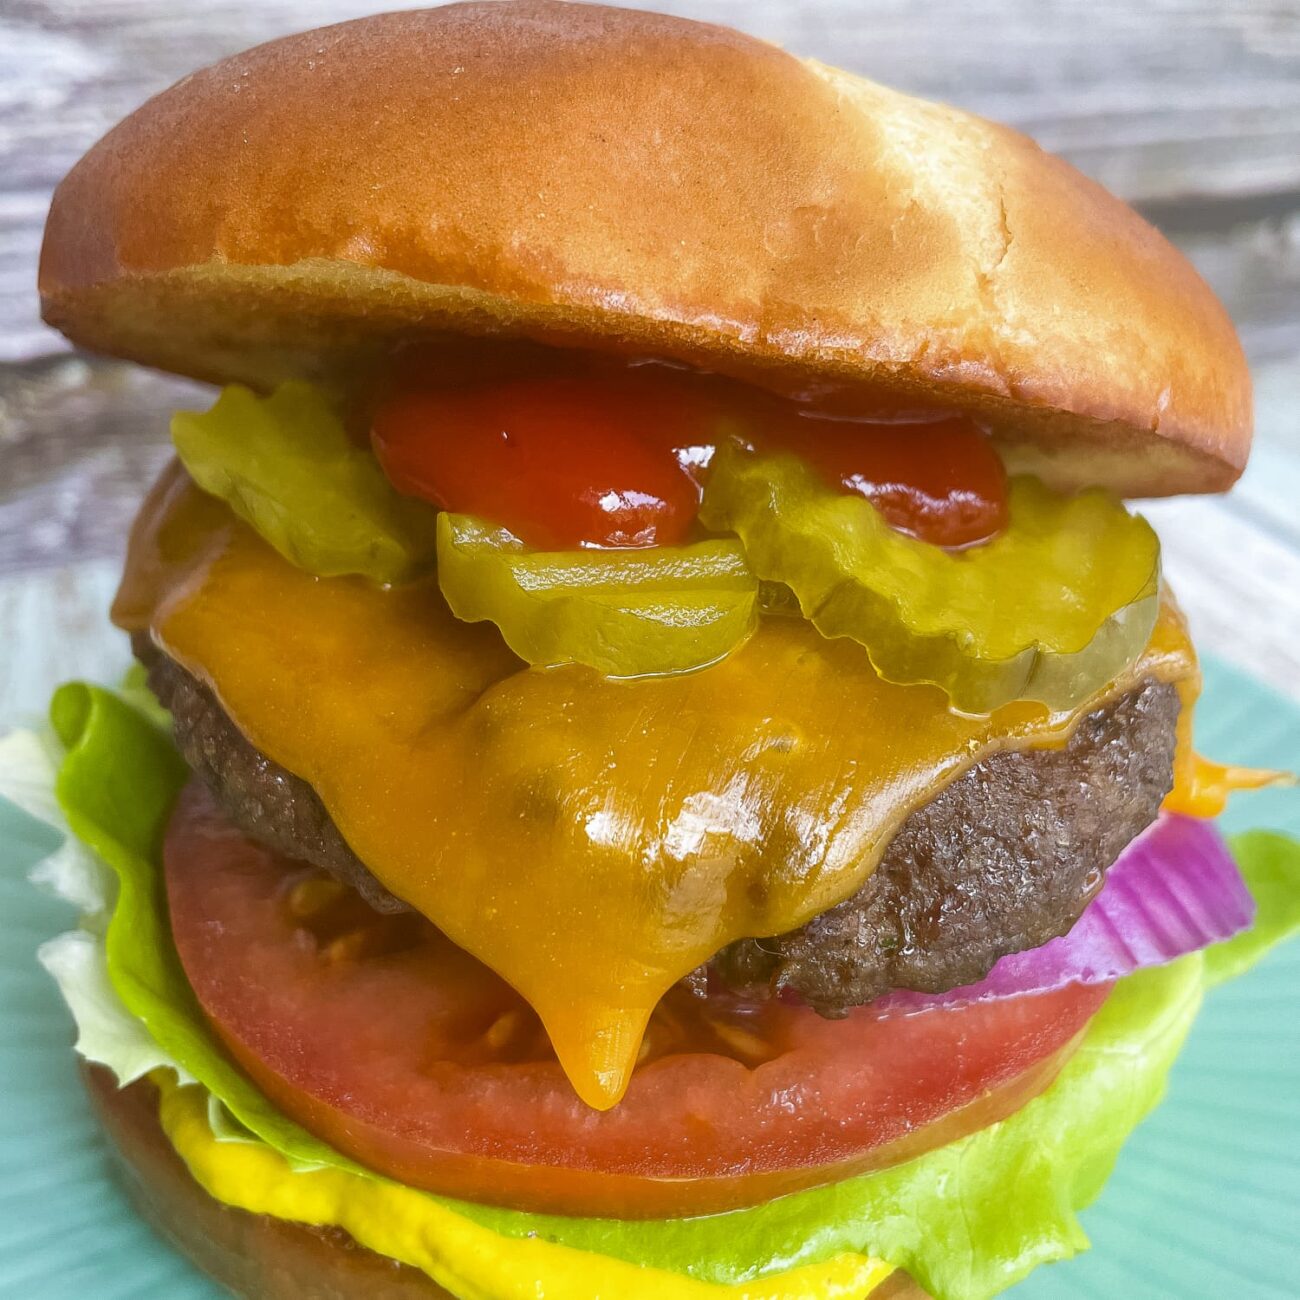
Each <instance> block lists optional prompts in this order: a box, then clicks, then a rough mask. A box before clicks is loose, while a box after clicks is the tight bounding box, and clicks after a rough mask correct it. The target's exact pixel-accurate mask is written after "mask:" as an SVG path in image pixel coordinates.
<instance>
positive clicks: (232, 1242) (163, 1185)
mask: <svg viewBox="0 0 1300 1300" xmlns="http://www.w3.org/2000/svg"><path fill="white" fill-rule="evenodd" d="M82 1080H83V1082H84V1083H85V1085H86V1091H87V1092H88V1093H89V1094H90V1100H91V1104H92V1105H93V1107H94V1110H95V1114H96V1116H97V1117H98V1119H99V1122H100V1123H101V1124H102V1125H103V1127H104V1130H105V1132H107V1134H108V1136H109V1138H110V1140H111V1141H112V1144H113V1151H114V1154H115V1155H116V1156H117V1162H118V1165H119V1166H120V1168H121V1171H122V1174H123V1181H124V1183H125V1186H126V1190H127V1193H128V1194H129V1195H130V1197H131V1200H132V1203H133V1204H134V1205H135V1207H136V1208H137V1209H138V1210H139V1211H140V1213H141V1214H142V1215H143V1216H144V1217H145V1218H146V1219H147V1220H148V1221H149V1223H150V1224H152V1225H153V1227H154V1228H155V1229H156V1230H157V1231H158V1232H159V1233H160V1234H161V1235H162V1236H163V1237H165V1238H166V1239H167V1240H168V1241H170V1242H171V1243H172V1245H174V1246H176V1247H177V1248H178V1249H180V1250H181V1251H183V1252H184V1253H185V1254H186V1255H188V1256H189V1257H190V1259H192V1260H193V1261H194V1263H195V1264H197V1265H198V1266H199V1267H200V1268H201V1269H203V1271H204V1272H205V1273H207V1274H209V1275H210V1276H211V1277H213V1278H215V1279H216V1280H217V1281H218V1282H220V1283H221V1285H222V1286H224V1287H225V1288H226V1289H227V1290H229V1291H232V1292H233V1293H234V1294H235V1295H237V1296H247V1297H249V1300H302V1297H304V1296H310V1297H312V1300H454V1297H452V1295H451V1293H450V1292H448V1291H445V1290H443V1288H442V1287H440V1286H439V1285H438V1284H437V1283H436V1282H435V1281H434V1280H433V1279H432V1278H430V1277H428V1276H426V1275H425V1274H424V1273H421V1272H418V1271H417V1270H416V1269H413V1268H408V1267H407V1266H406V1265H404V1264H399V1263H397V1261H396V1260H391V1259H385V1258H384V1257H383V1256H382V1255H376V1254H375V1253H374V1252H373V1251H369V1250H364V1249H362V1248H361V1247H360V1246H358V1245H357V1244H356V1242H354V1241H353V1240H352V1238H351V1237H349V1236H348V1235H347V1234H346V1233H343V1232H340V1231H338V1230H333V1231H331V1230H328V1229H321V1228H310V1227H307V1226H305V1225H303V1224H299V1223H289V1222H287V1221H286V1220H284V1219H273V1218H270V1217H269V1216H267V1215H265V1214H248V1213H247V1212H245V1211H244V1210H236V1209H232V1208H231V1207H230V1206H228V1205H223V1204H222V1203H221V1202H220V1201H217V1200H214V1199H213V1198H212V1197H211V1196H209V1195H208V1193H207V1192H206V1191H204V1189H203V1188H202V1187H200V1186H199V1184H198V1183H197V1182H195V1181H194V1178H193V1177H192V1175H191V1174H190V1171H189V1170H188V1169H186V1167H185V1165H184V1163H183V1162H182V1160H181V1158H180V1156H178V1155H177V1154H176V1152H175V1150H174V1149H173V1148H172V1145H171V1143H170V1142H168V1141H167V1135H166V1134H165V1133H164V1132H163V1129H162V1125H161V1124H160V1123H159V1121H158V1093H157V1090H156V1089H155V1088H154V1086H153V1084H152V1083H150V1082H149V1081H148V1080H147V1079H142V1080H141V1081H140V1082H139V1083H133V1084H131V1085H130V1087H127V1088H119V1087H118V1086H117V1081H116V1080H115V1079H114V1078H113V1076H112V1074H110V1073H109V1072H108V1071H107V1070H105V1069H104V1068H103V1067H102V1066H97V1065H83V1066H82ZM871 1300H927V1293H926V1292H925V1291H923V1290H922V1289H921V1288H920V1287H919V1286H917V1284H916V1283H915V1282H913V1281H912V1279H911V1278H909V1277H908V1276H907V1274H906V1273H894V1274H891V1276H890V1277H889V1278H888V1279H887V1280H886V1281H885V1282H884V1283H883V1284H882V1285H881V1286H880V1287H878V1288H877V1289H876V1290H875V1291H873V1292H872V1293H871Z"/></svg>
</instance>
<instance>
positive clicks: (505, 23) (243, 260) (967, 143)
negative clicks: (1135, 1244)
mask: <svg viewBox="0 0 1300 1300" xmlns="http://www.w3.org/2000/svg"><path fill="white" fill-rule="evenodd" d="M40 289H41V296H42V302H43V311H44V315H45V318H46V319H47V320H48V321H50V322H51V323H52V324H54V325H56V326H57V327H58V328H59V329H61V330H63V331H64V332H65V333H66V334H67V335H68V336H69V337H70V338H71V339H73V340H74V341H75V342H77V343H79V344H81V345H82V346H84V347H87V348H90V349H93V350H96V351H102V352H109V353H113V354H115V355H118V356H122V357H127V358H130V359H133V360H137V361H141V362H144V363H145V364H148V365H153V366H159V367H161V368H163V369H167V370H173V371H177V372H180V373H184V374H189V375H193V376H196V377H199V378H203V379H208V380H213V381H216V382H228V381H232V380H242V381H244V382H248V383H252V384H254V385H255V386H261V387H265V386H268V385H271V384H274V383H275V382H277V381H278V380H280V379H284V378H287V377H290V376H306V377H308V378H318V379H325V380H327V381H328V382H329V383H330V384H331V385H332V386H334V387H338V386H340V385H342V386H344V387H346V386H348V385H349V384H353V385H355V386H364V385H365V384H366V383H367V382H368V375H369V374H370V372H371V371H372V369H373V366H374V364H376V363H377V362H378V359H379V358H380V356H381V355H382V354H383V353H384V352H385V351H386V349H388V348H390V347H391V346H392V344H393V343H394V342H395V341H405V340H409V339H410V338H412V337H413V336H420V335H455V336H461V337H464V336H477V337H495V338H502V337H505V338H530V339H535V340H540V341H543V342H551V343H558V344H563V345H568V346H578V347H587V348H594V349H596V350H599V351H606V352H636V353H641V354H652V355H658V356H665V357H673V358H678V359H681V360H684V361H687V362H690V363H692V364H695V365H698V366H701V367H703V368H706V369H714V370H720V371H723V372H727V373H731V374H735V375H738V376H741V377H744V378H749V379H752V380H756V381H758V382H762V383H767V384H770V385H773V386H776V387H779V388H783V389H787V390H797V391H810V390H824V389H826V388H827V387H828V386H830V387H832V388H834V387H839V388H845V389H848V390H850V391H852V390H862V389H864V388H868V389H869V388H873V387H875V388H879V387H880V386H884V387H886V388H888V389H891V390H894V391H896V392H898V393H900V394H905V395H907V396H909V397H910V398H913V399H916V400H919V401H925V402H930V403H935V402H937V403H940V404H942V405H946V406H955V407H962V408H969V409H973V410H975V411H977V412H979V413H981V414H982V415H983V416H984V417H986V418H987V419H988V420H989V421H990V423H991V424H992V426H993V428H994V430H995V433H996V436H997V437H998V439H999V441H1000V442H1001V443H1002V444H1003V448H1004V451H1005V452H1006V453H1007V455H1008V458H1009V459H1010V461H1011V462H1012V463H1013V464H1016V465H1018V466H1021V467H1024V468H1029V469H1033V470H1034V471H1035V472H1038V473H1040V474H1042V475H1043V476H1044V477H1046V478H1050V479H1052V480H1055V481H1056V482H1057V483H1059V484H1062V485H1085V484H1093V483H1104V484H1107V485H1109V486H1110V487H1112V488H1114V489H1115V490H1117V491H1119V492H1120V493H1122V494H1124V495H1129V496H1147V495H1167V494H1173V493H1180V492H1204V491H1215V490H1219V489H1222V488H1225V487H1227V486H1228V485H1229V484H1230V483H1231V482H1232V481H1233V480H1234V479H1235V478H1236V477H1237V475H1238V474H1239V473H1240V471H1241V468H1242V466H1243V465H1244V464H1245V460H1246V455H1247V452H1248V450H1249V444H1250V431H1251V423H1252V417H1251V394H1250V381H1249V375H1248V372H1247V368H1246V363H1245V360H1244V357H1243V354H1242V351H1241V347H1240V345H1239V343H1238V341H1237V338H1236V335H1235V333H1234V330H1233V327H1232V324H1231V322H1230V320H1229V319H1228V316H1227V314H1226V312H1225V311H1224V309H1223V307H1222V306H1221V305H1220V304H1219V302H1218V301H1217V300H1216V298H1215V297H1214V294H1213V293H1212V292H1211V291H1210V289H1209V288H1208V287H1207V286H1206V284H1205V283H1204V282H1203V281H1202V280H1201V278H1200V277H1199V276H1198V274H1197V273H1196V271H1195V270H1194V269H1193V267H1192V266H1191V264H1190V263H1189V262H1188V261H1187V259H1186V258H1184V257H1183V256H1182V254H1180V253H1179V252H1178V251H1177V250H1176V249H1174V248H1173V247H1172V246H1171V245H1170V244H1169V243H1168V242H1167V241H1166V240H1165V239H1164V238H1163V237H1162V236H1161V235H1160V234H1159V233H1158V232H1157V231H1155V230H1154V229H1153V228H1152V227H1151V226H1150V225H1148V224H1147V223H1146V222H1145V221H1143V220H1142V219H1141V218H1140V217H1139V216H1137V215H1136V214H1135V213H1134V212H1133V211H1132V210H1131V209H1130V208H1128V207H1127V206H1126V205H1125V204H1123V203H1122V202H1120V201H1119V200H1118V199H1116V198H1115V197H1113V196H1112V195H1110V194H1108V193H1107V192H1106V191H1105V190H1103V189H1102V188H1101V187H1100V186H1098V185H1096V184H1095V183H1093V182H1092V181H1090V180H1088V179H1087V178H1085V177H1084V176H1082V175H1081V174H1080V173H1079V172H1077V171H1076V170H1074V168H1072V167H1070V166H1069V165H1068V164H1066V163H1064V162H1062V161H1061V160H1060V159H1058V158H1054V157H1052V156H1051V155H1049V154H1046V153H1044V152H1043V151H1042V150H1041V149H1039V148H1038V147H1037V146H1036V145H1035V144H1034V143H1033V142H1032V141H1031V140H1029V139H1027V138H1026V137H1025V136H1023V135H1020V134H1018V133H1017V132H1015V131H1012V130H1009V129H1007V128H1005V127H1001V126H997V125H994V124H992V123H989V122H986V121H983V120H981V119H979V118H976V117H973V116H971V115H969V114H966V113H962V112H959V111H957V110H956V109H952V108H948V107H945V106H942V105H937V104H930V103H925V102H923V101H921V100H917V99H912V98H910V97H908V96H905V95H902V94H899V93H897V92H895V91H892V90H889V89H887V88H885V87H882V86H878V85H875V84H873V83H871V82H868V81H865V80H863V79H861V78H859V77H855V76H852V75H850V74H848V73H845V72H840V71H838V70H835V69H833V68H828V67H826V66H824V65H821V64H818V63H815V62H812V61H806V60H800V59H798V58H796V57H794V56H792V55H791V54H788V53H786V52H785V51H783V50H780V49H778V48H777V47H775V46H773V45H769V44H767V43H766V42H763V41H759V40H755V39H753V38H751V37H748V36H744V35H742V34H740V33H738V32H734V31H730V30H727V29H725V28H721V27H715V26H711V25H708V24H704V23H695V22H689V21H686V20H684V19H680V18H673V17H668V16H664V15H659V14H650V13H644V12H637V11H628V10H619V9H609V8H604V7H600V6H596V5H590V6H589V5H568V4H560V3H553V2H551V0H513V2H511V3H492V4H480V3H475V4H458V5H448V6H445V7H442V8H437V9H431V10H424V11H417V12H407V13H399V14H381V15H376V16H374V17H369V18H363V19H360V20H358V21H356V22H351V23H344V24H341V25H339V26H335V27H329V28H325V29H322V30H319V31H315V32H308V33H304V34H302V35H298V36H291V37H287V38H285V39H283V40H278V41H273V42H271V43H270V44H267V45H262V46H259V47H258V48H256V49H254V50H250V51H248V52H246V53H244V54H240V55H236V56H235V57H233V58H231V59H227V60H225V61H224V62H222V63H219V64H217V65H215V66H214V67H211V68H208V69H205V70H203V71H200V72H197V73H195V74H193V75H192V76H189V77H186V78H185V79H184V80H183V81H181V82H180V83H178V84H177V85H176V86H174V87H172V88H171V89H170V90H167V91H165V92H164V93H163V94H161V95H159V96H157V97H156V98H154V99H152V100H150V101H149V102H148V103H147V104H145V105H144V106H143V107H141V108H140V109H138V110H137V111H136V112H135V113H133V114H132V115H131V116H130V117H128V118H127V119H126V120H125V121H124V122H122V123H121V124H120V125H119V126H117V127H116V128H115V129H114V130H113V131H111V132H110V133H109V134H108V135H107V136H106V137H105V138H104V139H103V140H101V141H100V142H99V143H98V144H97V145H96V146H95V147H94V148H93V149H91V150H90V152H89V153H88V154H87V155H86V156H85V158H83V159H82V160H81V161H80V162H79V163H78V164H77V166H76V167H74V168H73V170H72V171H71V172H70V173H69V175H68V176H67V178H66V179H65V180H64V181H63V183H62V184H61V185H60V186H59V188H58V191H57V192H56V194H55V197H54V203H53V207H52V209H51V212H50V216H49V222H48V225H47V227H46V233H45V243H44V248H43V250H42V256H41V269H40Z"/></svg>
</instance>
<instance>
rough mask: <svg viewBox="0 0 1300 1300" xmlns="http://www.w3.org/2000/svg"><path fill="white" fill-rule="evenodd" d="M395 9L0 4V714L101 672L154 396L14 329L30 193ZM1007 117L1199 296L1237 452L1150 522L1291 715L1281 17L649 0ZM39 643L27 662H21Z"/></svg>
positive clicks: (1237, 6) (1289, 276)
mask: <svg viewBox="0 0 1300 1300" xmlns="http://www.w3.org/2000/svg"><path fill="white" fill-rule="evenodd" d="M396 7H402V6H401V5H400V3H393V2H392V0H390V2H389V3H386V4H383V5H368V4H366V3H365V0H314V2H313V3H304V2H303V0H261V3H258V2H257V0H214V2H212V3H202V2H199V0H49V2H47V3H37V2H35V0H0V722H2V721H3V720H4V719H6V718H10V717H12V716H14V714H15V711H16V710H18V709H19V708H21V707H22V706H23V705H24V704H27V705H30V704H31V703H33V702H35V701H37V700H39V699H40V698H41V696H42V694H43V692H44V690H45V688H46V686H47V685H48V684H49V683H50V682H51V681H52V680H55V679H56V678H58V677H59V676H62V675H67V674H68V673H71V672H78V671H89V672H101V673H102V672H103V671H105V669H106V668H107V667H109V666H110V665H111V662H112V660H113V659H114V658H115V657H116V658H120V657H121V654H122V651H121V648H120V645H119V644H118V642H117V641H116V640H114V639H112V638H111V635H110V634H109V633H108V631H107V630H106V627H105V624H104V620H103V614H102V608H103V604H104V601H105V599H106V594H107V593H108V592H109V590H110V589H111V584H112V579H113V570H114V568H115V566H116V563H117V560H118V557H119V555H120V551H121V546H122V539H123V536H124V530H125V524H126V521H127V519H128V518H129V515H130V512H131V509H132V507H133V504H134V501H135V500H136V498H137V497H138V495H139V492H140V490H141V487H142V485H143V483H144V481H145V480H146V478H147V477H148V475H149V474H151V473H152V471H153V468H154V466H156V465H157V463H158V461H159V458H160V456H162V455H163V454H164V443H165V418H164V417H165V414H166V411H167V410H168V408H169V407H171V406H174V405H176V404H177V402H178V401H179V400H180V399H181V397H182V395H183V394H185V393H186V392H187V391H189V390H188V388H187V386H185V385H182V384H180V383H179V382H178V381H173V380H168V379H164V378H161V377H158V376H152V375H147V374H144V373H139V372H132V371H130V370H128V369H127V368H125V367H122V366H119V365H116V364H113V363H108V362H102V361H97V360H92V359H88V358H78V357H74V356H72V355H71V354H70V353H69V352H68V351H67V349H66V347H65V345H63V343H62V341H61V340H60V339H59V338H58V336H56V335H54V334H52V333H51V332H50V331H48V330H47V329H45V327H43V326H42V325H41V324H40V322H39V319H38V316H37V305H36V296H35V288H34V282H35V264H36V254H37V250H38V247H39V243H40V230H41V225H42V222H43V220H44V215H45V210H46V207H47V205H48V202H49V195H50V191H51V190H52V188H53V186H54V185H55V183H56V182H57V180H58V179H59V177H60V176H61V175H62V174H63V173H64V172H65V171H66V170H67V169H68V167H70V166H71V164H72V163H73V162H75V161H76V159H77V158H78V157H79V156H80V154H81V153H82V152H83V151H84V150H85V149H86V148H87V146H89V145H90V144H91V143H92V142H93V141H94V140H95V139H96V138H98V136H99V135H100V134H102V133H103V131H104V130H106V129H107V128H108V127H109V126H111V125H112V124H113V122H115V121H116V120H117V119H118V118H120V117H121V116H123V115H124V114H125V113H127V112H129V111H130V110H131V109H132V108H133V107H135V106H136V105H137V104H139V103H140V102H141V101H142V100H143V99H145V98H146V97H147V96H148V95H150V94H152V93H153V92H155V91H157V90H159V89H161V88H162V87H164V86H166V85H168V84H169V83H170V82H172V81H174V80H175V79H176V78H177V77H179V76H181V75H183V74H184V73H185V72H187V71H189V70H191V69H192V68H194V67H196V66H199V65H201V64H204V63H207V62H210V61H212V60H213V59H215V58H218V57H220V56H222V55H225V54H228V53H231V52H234V51H236V50H239V49H241V48H244V47H246V46H248V45H251V44H254V43H256V42H258V41H261V40H265V39H267V38H269V37H272V36H275V35H279V34H281V33H284V32H287V31H291V30H294V29H298V28H302V27H305V26H313V25H319V24H321V23H326V22H331V21H336V20H339V19H342V18H346V17H352V16H355V15H357V14H358V13H361V12H366V11H368V10H373V9H378V8H396ZM647 7H653V8H658V9H665V10H669V11H672V12H676V13H682V14H686V15H689V16H692V17H699V18H707V19H711V20H715V21H719V22H725V23H730V24H732V25H734V26H739V27H744V28H746V29H747V30H749V31H752V32H754V33H755V34H757V35H760V36H765V37H767V38H769V39H772V40H774V41H777V42H778V43H780V44H782V45H785V46H787V47H788V48H790V49H791V50H793V51H795V52H797V53H801V54H809V55H813V56H816V57H819V58H822V59H825V60H828V61H830V62H834V63H838V64H842V65H844V66H847V67H849V68H852V69H854V70H856V71H860V72H863V73H866V74H867V75H870V76H874V77H877V78H879V79H880V80H883V81H888V82H890V83H892V84H894V85H896V86H899V87H900V88H903V89H906V90H910V91H914V92H916V93H918V94H923V95H927V96H930V97H935V98H941V99H945V100H948V101H950V102H952V103H955V104H960V105H961V106H963V107H966V108H970V109H973V110H975V111H976V112H980V113H983V114H985V115H987V116H991V117H995V118H1000V119H1002V120H1004V121H1008V122H1010V123H1012V124H1014V125H1016V126H1019V127H1021V128H1022V129H1024V130H1026V131H1028V132H1029V133H1030V134H1032V135H1034V136H1035V137H1036V138H1037V139H1038V140H1039V141H1041V142H1042V143H1043V144H1044V145H1045V146H1046V147H1048V148H1050V149H1054V150H1057V151H1058V152H1060V153H1063V154H1064V155H1065V156H1066V157H1068V158H1069V159H1070V160H1071V161H1073V162H1075V163H1076V164H1077V165H1078V166H1080V167H1081V168H1083V169H1084V170H1085V171H1087V172H1089V173H1090V174H1092V175H1093V176H1095V177H1097V178H1098V179H1099V180H1101V181H1102V182H1103V183H1105V184H1106V185H1108V186H1109V187H1110V188H1112V189H1114V190H1115V191H1117V192H1118V193H1119V194H1121V195H1123V196H1124V197H1125V198H1127V199H1129V200H1130V201H1132V202H1134V203H1136V204H1137V205H1138V206H1139V207H1140V208H1141V209H1142V210H1143V211H1144V212H1146V214H1147V215H1148V216H1149V217H1151V218H1152V219H1153V220H1154V221H1155V222H1156V223H1157V224H1159V225H1160V226H1162V227H1163V228H1164V229H1165V230H1166V231H1167V232H1168V233H1169V235H1170V236H1171V238H1173V239H1174V240H1175V241H1176V242H1177V243H1179V244H1180V245H1181V246H1182V247H1183V248H1184V249H1185V250H1186V251H1187V252H1188V253H1189V254H1190V256H1191V257H1192V258H1193V260H1194V261H1195V262H1196V263H1197V265H1198V266H1199V267H1200V268H1201V270H1202V272H1203V274H1204V275H1205V276H1206V277H1207V279H1209V281H1210V283H1211V284H1212V285H1213V286H1214V288H1215V289H1216V290H1217V291H1218V292H1219V294H1220V295H1221V296H1222V297H1223V299H1224V300H1225V302H1226V303H1227V304H1228V307H1229V309H1230V310H1231V312H1232V313H1233V316H1234V318H1235V319H1236V321H1237V323H1238V326H1239V328H1240V330H1241V334H1242V338H1243V341H1244V343H1245V345H1246V349H1247V352H1248V353H1249V355H1250V357H1251V361H1252V364H1253V365H1254V368H1255V373H1256V379H1257V387H1258V395H1259V443H1258V453H1257V456H1256V458H1255V460H1254V462H1253V463H1252V468H1251V469H1250V470H1249V471H1248V473H1247V476H1246V478H1245V479H1244V480H1243V482H1242V484H1241V485H1240V487H1239V488H1238V490H1237V491H1236V492H1235V493H1234V494H1233V495H1232V496H1231V497H1229V498H1228V499H1226V500H1225V501H1202V500H1195V501H1185V502H1175V503H1161V504H1159V505H1157V506H1155V507H1153V509H1152V510H1151V514H1152V517H1153V519H1154V520H1155V522H1156V523H1157V526H1158V527H1159V528H1160V530H1161V533H1162V536H1163V537H1164V539H1165V547H1166V558H1167V569H1168V572H1169V574H1170V576H1171V578H1172V580H1173V581H1174V583H1175V585H1176V587H1177V588H1178V590H1179V592H1180V594H1181V596H1182V598H1183V602H1184V604H1185V605H1186V606H1187V607H1188V609H1189V612H1190V613H1191V616H1192V618H1193V621H1194V623H1195V625H1196V631H1197V634H1198V639H1199V640H1200V642H1201V644H1202V645H1204V646H1206V647H1207V648H1210V649H1213V650H1215V651H1217V652H1219V653H1222V654H1224V655H1227V656H1228V657H1230V658H1233V659H1235V660H1237V661H1238V662H1239V663H1241V664H1243V665H1244V666H1246V667H1248V668H1251V669H1253V670H1254V671H1255V672H1256V673H1257V674H1259V675H1261V676H1263V677H1265V678H1266V679H1268V680H1269V681H1270V682H1272V683H1273V684H1274V685H1275V686H1277V687H1278V688H1279V689H1281V690H1283V691H1285V692H1288V693H1290V694H1292V695H1295V696H1297V697H1300V0H1271V2H1267V3H1266V2H1264V0H1136V2H1135V0H1121V2H1118V3H1117V2H1116V0H1092V2H1091V3H1089V2H1088V0H1069V2H1066V0H874V2H873V0H808V2H806V3H795V2H792V0H685V2H683V0H659V3H655V4H653V5H651V6H647ZM37 644H39V646H40V650H39V653H35V652H34V651H33V647H34V646H36V645H37Z"/></svg>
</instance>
